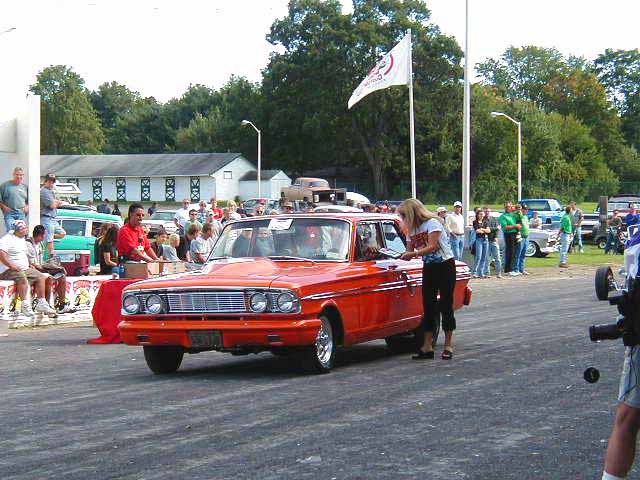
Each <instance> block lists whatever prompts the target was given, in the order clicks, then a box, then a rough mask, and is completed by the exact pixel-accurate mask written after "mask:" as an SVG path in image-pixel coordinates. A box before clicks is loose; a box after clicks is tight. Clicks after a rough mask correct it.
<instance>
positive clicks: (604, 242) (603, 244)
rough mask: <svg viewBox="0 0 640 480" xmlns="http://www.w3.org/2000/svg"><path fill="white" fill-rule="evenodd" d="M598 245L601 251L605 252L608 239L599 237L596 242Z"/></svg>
mask: <svg viewBox="0 0 640 480" xmlns="http://www.w3.org/2000/svg"><path fill="white" fill-rule="evenodd" d="M596 245H597V246H598V248H599V249H600V250H604V249H605V248H607V237H599V238H598V239H597V240H596Z"/></svg>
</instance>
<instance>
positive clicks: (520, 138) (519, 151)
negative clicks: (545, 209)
mask: <svg viewBox="0 0 640 480" xmlns="http://www.w3.org/2000/svg"><path fill="white" fill-rule="evenodd" d="M516 124H517V125H518V202H520V201H521V200H522V132H521V131H520V122H516Z"/></svg>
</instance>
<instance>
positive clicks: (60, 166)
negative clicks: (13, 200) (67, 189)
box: [40, 153, 244, 178]
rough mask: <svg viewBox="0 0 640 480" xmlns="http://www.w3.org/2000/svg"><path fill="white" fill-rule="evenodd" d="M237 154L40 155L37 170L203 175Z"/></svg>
mask: <svg viewBox="0 0 640 480" xmlns="http://www.w3.org/2000/svg"><path fill="white" fill-rule="evenodd" d="M236 158H244V157H242V155H241V154H240V153H161V154H135V155H41V156H40V171H41V172H44V173H46V172H52V173H55V174H56V175H57V176H58V177H67V178H69V177H70V178H78V177H79V178H82V177H85V178H86V177H169V176H170V177H173V176H193V177H197V176H206V175H211V174H213V173H215V172H217V171H218V170H220V169H221V168H224V167H225V166H226V165H228V164H229V163H231V162H233V161H234V160H235V159H236Z"/></svg>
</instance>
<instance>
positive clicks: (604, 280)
mask: <svg viewBox="0 0 640 480" xmlns="http://www.w3.org/2000/svg"><path fill="white" fill-rule="evenodd" d="M595 287H596V297H598V300H607V299H608V298H609V292H610V291H611V290H614V289H615V285H614V279H613V271H612V270H611V267H607V266H602V267H600V268H598V270H596V279H595Z"/></svg>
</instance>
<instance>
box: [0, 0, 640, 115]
mask: <svg viewBox="0 0 640 480" xmlns="http://www.w3.org/2000/svg"><path fill="white" fill-rule="evenodd" d="M350 3H351V2H350V1H349V0H345V1H343V4H344V5H345V11H350V6H349V5H350ZM426 3H427V6H428V7H429V8H430V9H431V12H432V17H431V23H434V24H436V25H438V26H439V27H440V29H441V31H442V33H444V34H447V35H452V36H455V37H456V39H457V40H458V43H459V44H460V45H461V47H463V48H464V41H465V39H464V33H465V22H464V20H465V0H426ZM286 10H287V0H179V1H178V0H20V1H17V0H1V1H0V32H4V31H5V30H8V29H11V28H15V30H13V31H10V32H7V33H0V58H1V59H2V60H1V61H2V66H3V68H2V70H0V118H6V117H7V116H11V114H13V113H14V112H16V111H18V110H19V109H20V106H21V102H22V99H23V98H24V96H25V95H26V93H27V91H28V88H29V85H31V84H32V83H34V82H35V80H36V75H37V73H38V72H39V71H40V70H42V69H43V68H45V67H47V66H49V65H55V64H65V65H68V66H70V67H72V68H73V70H74V71H76V72H77V73H78V74H80V76H82V77H83V78H84V80H85V82H86V86H87V87H88V88H90V89H95V88H97V87H98V85H100V84H101V83H103V82H108V81H113V80H115V81H117V82H119V83H122V84H125V85H126V86H127V87H129V88H130V89H132V90H136V91H139V92H140V93H141V94H142V95H144V96H154V97H156V98H157V99H158V100H160V101H166V100H168V99H170V98H173V97H179V96H180V95H181V94H182V93H183V92H184V91H185V90H186V89H187V87H188V86H189V84H196V83H201V84H204V85H208V86H211V87H214V88H219V87H220V86H222V85H223V84H224V83H225V82H226V81H227V80H228V79H229V76H230V75H232V74H235V75H242V76H245V77H247V78H249V79H250V80H254V81H255V80H259V79H260V71H261V70H262V69H263V68H264V67H265V66H266V64H267V61H268V58H269V53H270V52H272V51H273V50H274V47H273V46H272V45H270V44H269V43H268V42H267V41H266V39H265V36H266V34H267V33H268V31H269V27H270V25H271V23H272V22H273V21H274V20H275V19H276V18H281V17H283V16H284V15H285V14H286ZM639 18H640V2H639V1H637V0H609V1H607V2H602V1H595V0H537V1H524V0H469V19H470V20H469V21H470V26H469V49H470V54H469V58H470V61H471V63H472V64H475V63H476V62H479V61H482V60H484V59H486V58H488V57H494V58H495V57H499V56H500V55H501V54H502V53H503V52H504V50H505V49H506V48H508V47H509V46H511V45H515V46H522V45H538V46H543V47H555V48H557V49H558V50H560V51H561V52H562V53H563V54H566V55H569V54H571V55H579V56H584V57H586V58H588V59H594V58H595V57H596V56H597V55H598V54H600V53H602V52H603V51H604V50H605V49H606V48H613V49H633V48H639V47H640V33H638V27H637V22H638V19H639ZM390 47H391V46H390ZM345 101H346V100H345Z"/></svg>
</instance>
